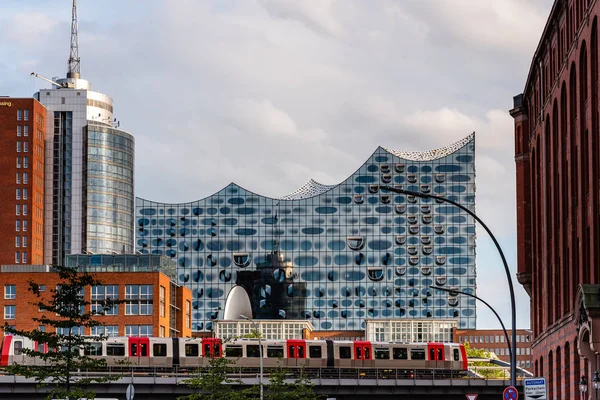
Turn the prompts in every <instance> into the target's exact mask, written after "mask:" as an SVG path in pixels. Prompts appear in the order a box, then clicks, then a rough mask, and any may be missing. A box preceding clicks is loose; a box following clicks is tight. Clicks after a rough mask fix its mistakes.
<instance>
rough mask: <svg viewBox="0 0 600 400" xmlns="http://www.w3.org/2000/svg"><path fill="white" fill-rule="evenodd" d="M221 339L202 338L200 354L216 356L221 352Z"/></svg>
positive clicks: (219, 355)
mask: <svg viewBox="0 0 600 400" xmlns="http://www.w3.org/2000/svg"><path fill="white" fill-rule="evenodd" d="M222 347H223V346H222V343H221V339H212V338H210V339H202V356H203V357H205V358H218V357H221V355H222V353H223V349H222Z"/></svg>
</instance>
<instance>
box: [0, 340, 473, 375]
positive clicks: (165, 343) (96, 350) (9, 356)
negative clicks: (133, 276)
mask: <svg viewBox="0 0 600 400" xmlns="http://www.w3.org/2000/svg"><path fill="white" fill-rule="evenodd" d="M260 346H262V352H261V349H260ZM25 348H27V349H32V350H37V351H40V352H48V351H52V349H48V346H47V345H45V344H43V343H37V342H34V341H32V340H30V339H28V338H25V337H19V336H11V335H7V336H4V338H3V339H2V344H1V347H0V367H2V366H7V365H13V364H15V363H18V364H21V365H35V364H37V365H39V364H40V363H42V361H41V360H40V359H39V358H35V357H28V356H26V355H25V354H23V349H25ZM80 351H81V353H82V355H86V356H89V357H97V358H99V359H100V358H103V359H104V360H106V363H107V366H118V365H123V364H124V363H125V364H127V365H129V366H133V367H150V368H177V369H179V370H193V369H197V368H200V367H205V366H208V365H209V361H210V358H215V357H224V358H227V359H230V360H232V364H235V366H236V367H249V368H256V367H258V366H259V364H260V356H261V353H262V361H263V366H264V367H265V368H270V367H279V366H282V367H287V368H292V367H298V368H299V367H305V368H342V369H344V368H352V369H382V368H383V369H403V370H417V369H418V370H437V371H444V372H447V373H451V374H452V373H460V372H464V371H467V369H468V366H467V354H466V351H465V347H464V346H463V345H462V344H460V343H436V342H428V343H400V342H373V341H358V340H357V341H346V340H343V341H333V340H300V339H289V340H270V339H260V341H259V340H258V339H257V338H244V339H233V340H225V341H223V340H221V339H218V338H164V337H110V338H107V339H106V340H103V341H94V340H93V338H90V341H89V343H87V344H86V346H85V347H84V349H82V350H80Z"/></svg>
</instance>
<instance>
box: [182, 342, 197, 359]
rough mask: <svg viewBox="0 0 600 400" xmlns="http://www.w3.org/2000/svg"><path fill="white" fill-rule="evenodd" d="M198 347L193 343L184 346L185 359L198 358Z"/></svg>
mask: <svg viewBox="0 0 600 400" xmlns="http://www.w3.org/2000/svg"><path fill="white" fill-rule="evenodd" d="M198 354H199V353H198V345H197V344H194V343H190V344H186V345H185V356H186V357H198Z"/></svg>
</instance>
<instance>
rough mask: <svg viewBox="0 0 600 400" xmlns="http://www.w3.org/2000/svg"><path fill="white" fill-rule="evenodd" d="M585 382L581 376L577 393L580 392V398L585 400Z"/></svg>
mask: <svg viewBox="0 0 600 400" xmlns="http://www.w3.org/2000/svg"><path fill="white" fill-rule="evenodd" d="M587 389H588V387H587V380H586V379H585V375H581V380H580V381H579V391H580V392H581V398H582V399H584V398H585V392H587Z"/></svg>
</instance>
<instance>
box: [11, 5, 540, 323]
mask: <svg viewBox="0 0 600 400" xmlns="http://www.w3.org/2000/svg"><path fill="white" fill-rule="evenodd" d="M551 6H552V0H494V1H482V0H396V1H393V0H377V1H363V0H212V1H210V0H205V1H200V0H176V1H175V0H145V1H143V2H141V1H123V0H103V1H97V0H94V1H92V0H80V1H79V2H78V14H79V33H80V35H79V47H80V50H79V55H80V57H81V72H82V77H83V78H84V79H87V80H89V81H91V82H92V85H93V86H92V88H93V89H95V90H98V91H100V92H103V93H107V94H109V95H111V96H112V97H113V99H114V105H115V116H116V117H117V119H119V120H120V121H121V128H123V129H125V130H127V131H129V132H131V133H133V134H134V135H135V137H136V194H137V195H138V196H140V197H144V198H147V199H152V200H156V201H165V202H185V201H191V200H196V199H199V198H202V197H205V196H207V195H209V194H212V193H214V192H216V191H217V190H219V189H221V188H222V187H224V186H225V185H227V184H228V183H229V182H231V181H235V182H236V183H238V184H239V185H241V186H243V187H245V188H247V189H250V190H252V191H255V192H259V193H262V194H265V195H268V196H273V197H279V196H282V195H285V194H288V193H290V192H292V191H294V190H295V189H296V188H297V187H299V186H301V185H302V184H303V183H305V182H306V181H307V180H308V179H309V178H314V179H316V180H317V181H319V182H322V183H325V184H334V183H338V182H340V181H342V180H343V179H345V178H346V177H347V176H348V175H350V174H351V173H352V172H354V171H355V170H356V168H357V167H358V166H360V164H362V162H363V161H364V160H366V159H367V157H369V156H370V154H371V153H372V152H373V151H374V150H375V149H376V148H377V146H382V147H387V148H393V149H398V150H428V149H431V148H436V147H441V146H444V145H446V144H450V143H453V142H455V141H457V140H459V139H461V138H463V137H464V136H466V135H468V134H469V133H471V132H472V131H475V132H476V144H477V147H476V150H477V156H476V163H477V181H476V182H477V200H476V201H477V213H478V215H479V216H480V217H481V218H482V219H483V220H484V221H486V223H487V224H488V225H489V226H490V228H491V229H492V231H493V232H494V233H495V234H496V236H497V237H498V239H499V241H500V243H501V246H502V247H503V249H504V251H505V253H506V255H507V258H508V260H509V263H510V265H511V267H512V269H513V281H514V284H515V289H516V293H517V304H518V308H517V319H518V327H519V328H527V327H529V298H528V297H527V295H526V294H525V292H524V290H523V289H522V288H521V286H520V285H519V284H518V283H517V281H516V277H515V276H514V272H515V271H516V265H515V264H516V250H515V242H516V237H515V225H516V224H515V189H514V187H515V167H514V160H513V156H514V144H513V122H512V118H511V117H510V115H509V114H508V110H509V109H510V108H512V97H513V96H514V95H516V94H518V93H520V92H522V90H523V87H524V84H525V79H526V77H527V72H528V69H529V65H530V62H531V58H532V55H533V52H534V50H535V47H536V45H537V42H538V40H539V37H540V35H541V32H542V30H543V27H544V24H545V21H546V19H547V17H548V14H549V12H550V8H551ZM70 18H71V1H70V0H26V1H24V0H2V2H1V3H0V95H9V96H15V97H26V96H31V95H32V94H33V93H34V92H35V91H37V90H38V89H39V88H43V87H48V86H47V85H46V84H45V83H44V82H43V81H41V80H36V79H34V78H31V77H30V75H29V74H30V73H31V72H32V71H35V72H37V73H39V74H41V75H44V76H47V77H54V76H59V77H64V76H65V73H66V69H67V59H68V56H69V35H70ZM477 253H478V255H477V270H478V293H479V295H480V296H481V297H483V298H484V299H485V300H486V301H488V302H489V303H490V304H491V305H492V306H493V307H494V308H496V310H497V311H498V312H499V313H500V315H501V316H502V318H503V320H504V322H505V324H506V325H507V327H509V326H510V302H509V296H508V285H507V283H506V282H507V280H506V277H505V273H504V270H503V268H502V263H501V260H500V258H499V256H498V253H497V252H496V250H495V249H494V247H493V243H492V242H491V240H489V238H488V237H487V236H486V234H485V232H484V231H483V229H478V250H477ZM477 325H478V328H480V329H484V328H496V327H499V324H498V322H497V321H496V319H495V317H494V316H493V314H492V313H491V312H489V311H488V310H487V309H485V307H484V306H483V305H482V304H478V324H477Z"/></svg>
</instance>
